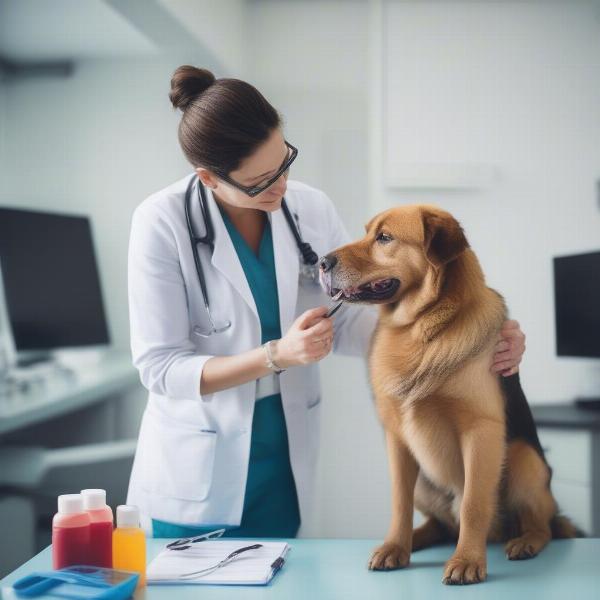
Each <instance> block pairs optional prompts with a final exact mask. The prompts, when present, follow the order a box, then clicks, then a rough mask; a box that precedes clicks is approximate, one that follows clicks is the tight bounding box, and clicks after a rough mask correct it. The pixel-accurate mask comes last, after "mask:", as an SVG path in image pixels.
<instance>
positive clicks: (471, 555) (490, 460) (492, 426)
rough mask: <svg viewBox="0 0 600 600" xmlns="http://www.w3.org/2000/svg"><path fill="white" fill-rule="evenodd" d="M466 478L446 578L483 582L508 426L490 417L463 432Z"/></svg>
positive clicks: (457, 582) (451, 580)
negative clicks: (457, 527)
mask: <svg viewBox="0 0 600 600" xmlns="http://www.w3.org/2000/svg"><path fill="white" fill-rule="evenodd" d="M460 441H461V450H462V456H463V464H464V473H465V482H464V491H463V500H462V503H461V507H460V530H459V535H458V544H457V546H456V550H455V552H454V555H453V556H452V558H451V559H450V560H449V561H448V562H447V563H446V566H445V570H444V577H443V579H442V581H443V582H444V583H449V584H463V583H479V582H480V581H484V580H485V578H486V576H487V563H486V542H487V536H488V532H489V529H490V525H491V522H492V518H493V516H494V513H495V511H496V504H497V500H498V498H497V496H498V483H499V480H500V472H501V469H502V461H503V458H504V427H503V426H502V425H501V424H500V423H495V422H493V421H487V422H486V423H485V424H483V425H477V426H476V427H474V428H471V429H469V430H467V431H464V432H463V433H462V434H461V440H460Z"/></svg>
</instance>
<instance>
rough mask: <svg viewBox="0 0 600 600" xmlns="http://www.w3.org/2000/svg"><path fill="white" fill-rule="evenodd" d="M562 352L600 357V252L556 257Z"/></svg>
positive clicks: (559, 346)
mask: <svg viewBox="0 0 600 600" xmlns="http://www.w3.org/2000/svg"><path fill="white" fill-rule="evenodd" d="M554 306H555V318H556V353H557V354H558V356H579V357H590V358H600V252H589V253H587V254H576V255H572V256H559V257H556V258H554Z"/></svg>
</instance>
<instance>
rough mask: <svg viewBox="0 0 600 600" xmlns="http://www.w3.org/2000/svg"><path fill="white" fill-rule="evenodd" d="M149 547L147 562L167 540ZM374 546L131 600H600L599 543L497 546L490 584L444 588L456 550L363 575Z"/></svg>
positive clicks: (309, 552)
mask: <svg viewBox="0 0 600 600" xmlns="http://www.w3.org/2000/svg"><path fill="white" fill-rule="evenodd" d="M147 541H148V559H149V561H150V560H151V559H152V558H154V556H156V554H157V553H158V552H159V550H160V549H161V548H162V547H163V545H164V544H165V543H166V542H167V540H154V539H149V540H147ZM379 543H380V541H376V540H305V539H301V540H291V541H290V544H291V546H292V550H291V552H290V553H289V555H288V560H287V562H286V564H285V566H284V567H283V569H282V570H281V571H280V572H279V573H278V574H277V575H276V576H275V579H273V581H272V582H271V584H270V585H269V586H266V587H240V588H234V587H218V586H194V585H187V586H175V587H174V586H149V587H148V588H146V590H145V591H138V592H137V593H136V595H135V598H136V599H141V598H144V599H146V600H155V599H156V600H158V599H164V600H171V599H173V598H178V599H181V600H185V599H186V598H189V599H190V600H191V599H192V598H193V599H196V598H202V599H203V600H212V599H227V600H232V599H235V598H243V599H259V598H260V599H262V598H268V599H275V598H276V599H277V600H280V599H281V600H296V599H297V600H307V599H309V600H320V599H323V600H337V599H340V600H354V599H356V600H359V599H360V600H376V599H379V598H382V599H385V600H391V599H394V600H403V599H407V600H408V599H410V600H414V599H418V598H433V599H435V600H438V599H439V598H455V599H458V598H460V600H465V599H472V598H476V599H477V600H485V599H486V598H495V599H496V598H497V599H502V600H505V599H506V598H510V599H511V600H519V599H524V600H536V599H538V598H540V599H541V598H543V599H544V600H553V599H557V600H558V599H561V600H564V599H565V598H572V599H573V600H575V599H576V600H588V599H590V600H591V599H592V598H596V599H597V598H598V589H599V584H600V577H599V575H598V571H599V567H600V558H599V557H600V539H578V540H556V541H553V542H551V543H550V545H549V546H548V547H546V549H545V550H544V551H543V552H542V553H541V554H540V555H539V556H538V557H537V558H534V559H532V560H524V561H514V562H511V561H508V560H506V558H504V553H503V551H502V546H500V545H497V544H495V545H491V546H490V547H489V548H488V579H487V581H486V582H484V583H482V584H477V585H471V586H457V587H452V586H445V585H443V584H442V582H441V579H442V570H443V565H444V562H445V561H446V560H447V559H448V558H449V557H450V556H451V554H452V551H453V547H451V546H441V547H437V548H429V549H427V550H422V551H420V552H415V554H414V555H413V557H412V563H411V566H410V567H408V568H407V569H404V570H401V571H391V572H385V573H384V572H372V571H368V570H367V568H366V563H367V560H368V558H369V555H370V552H371V549H372V548H374V547H375V546H376V545H378V544H379ZM50 559H51V555H50V548H49V547H48V548H46V549H45V550H44V551H43V552H41V553H40V554H38V555H37V556H35V557H34V558H32V559H31V560H30V561H28V562H27V563H26V564H24V565H23V566H22V567H20V568H19V569H17V570H16V571H14V572H13V573H11V574H10V575H8V576H7V577H6V578H5V579H2V580H1V581H0V587H2V588H4V587H6V586H10V585H11V584H12V582H14V581H16V580H17V579H18V578H20V577H23V576H24V575H27V574H29V573H31V572H32V571H34V570H46V569H49V568H50V565H51V560H50Z"/></svg>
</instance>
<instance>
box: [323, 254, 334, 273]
mask: <svg viewBox="0 0 600 600" xmlns="http://www.w3.org/2000/svg"><path fill="white" fill-rule="evenodd" d="M336 264H337V258H336V256H335V254H328V255H327V256H324V257H323V258H322V259H321V260H320V261H319V266H320V267H321V271H323V273H327V271H331V269H333V267H335V265H336Z"/></svg>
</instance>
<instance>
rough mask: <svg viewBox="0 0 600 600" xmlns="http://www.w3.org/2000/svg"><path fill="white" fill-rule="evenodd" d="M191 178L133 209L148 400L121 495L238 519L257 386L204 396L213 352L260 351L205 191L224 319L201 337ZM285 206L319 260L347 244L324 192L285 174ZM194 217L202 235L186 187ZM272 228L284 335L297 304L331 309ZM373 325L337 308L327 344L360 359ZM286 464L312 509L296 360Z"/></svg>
mask: <svg viewBox="0 0 600 600" xmlns="http://www.w3.org/2000/svg"><path fill="white" fill-rule="evenodd" d="M188 182H189V177H186V178H185V179H182V180H181V181H178V182H177V183H175V184H173V185H171V186H169V187H167V188H166V189H164V190H161V191H160V192H157V193H155V194H153V195H152V196H150V197H149V198H147V199H146V200H145V201H144V202H142V203H141V204H140V206H138V208H137V209H136V210H135V213H134V215H133V220H132V226H131V238H130V245H129V310H130V322H131V349H132V355H133V362H134V365H135V366H136V367H137V369H138V370H139V373H140V378H141V381H142V383H143V385H144V386H145V387H146V388H147V389H148V390H149V392H150V393H149V400H148V404H147V407H146V410H145V412H144V416H143V419H142V424H141V429H140V434H139V440H138V446H137V451H136V455H135V460H134V464H133V469H132V473H131V480H130V484H129V493H128V498H127V502H128V503H129V504H135V505H137V506H139V508H140V511H141V513H142V514H143V515H144V517H145V518H144V519H143V523H144V525H145V527H146V529H148V528H149V525H148V524H149V522H150V519H151V518H154V519H159V520H163V521H168V522H173V523H178V524H187V525H230V526H235V525H239V523H240V521H241V516H242V507H243V503H244V491H245V488H246V477H247V473H248V459H249V451H250V434H251V430H252V415H253V411H254V403H255V394H256V387H257V384H256V381H250V382H248V383H246V384H244V385H240V386H238V387H234V388H231V389H228V390H224V391H221V392H217V393H214V394H208V395H201V394H200V377H201V374H202V369H203V367H204V364H205V362H206V361H207V360H209V359H210V358H211V357H212V356H219V355H232V354H237V353H240V352H244V351H247V350H250V349H252V348H256V347H257V346H260V343H261V330H260V322H259V318H258V313H257V310H256V306H255V303H254V299H253V297H252V293H251V291H250V288H249V286H248V283H247V281H246V277H245V275H244V272H243V269H242V266H241V264H240V261H239V259H238V257H237V254H236V251H235V248H234V247H233V244H232V242H231V239H230V237H229V235H228V233H227V230H226V228H225V225H224V223H223V220H222V217H221V214H220V212H219V210H218V207H217V205H216V203H215V200H214V198H213V196H212V194H211V193H210V190H207V200H208V208H209V211H210V215H211V217H212V221H213V226H214V230H215V247H214V252H213V254H212V256H211V253H210V250H209V248H208V247H207V246H206V245H200V246H199V252H200V260H201V262H202V266H203V269H204V273H205V277H206V283H207V289H208V295H209V299H210V308H211V311H212V314H213V318H214V320H215V322H216V323H217V326H218V324H220V323H223V322H224V321H226V320H229V321H231V323H232V325H231V327H230V328H229V329H228V330H227V331H225V332H224V333H218V334H213V335H212V336H210V337H208V338H203V337H200V336H198V335H197V334H196V333H194V332H193V328H194V327H195V326H197V325H200V326H201V327H202V329H204V330H206V328H207V327H208V319H207V313H206V310H205V308H204V303H203V300H202V294H201V289H200V284H199V283H198V276H197V273H196V269H195V266H194V259H193V254H192V250H191V244H190V238H189V235H188V230H187V226H186V220H185V212H184V196H185V190H186V186H187V184H188ZM285 197H286V201H287V203H288V206H289V208H290V211H291V212H292V213H296V214H297V216H298V221H299V226H300V230H301V234H302V236H303V239H304V240H305V241H308V242H309V243H310V244H311V245H312V247H313V249H314V251H315V252H316V253H317V254H318V255H319V256H323V255H324V254H326V253H327V252H329V251H330V250H332V249H334V248H336V247H338V246H341V245H343V244H345V243H347V242H348V241H349V237H348V234H347V232H346V230H345V228H344V226H343V225H342V223H341V221H340V219H339V217H338V215H337V213H336V211H335V209H334V207H333V204H332V203H331V201H330V200H329V198H327V196H326V195H325V194H324V193H323V192H320V191H319V190H316V189H314V188H311V187H309V186H307V185H304V184H302V183H298V182H294V181H289V182H288V186H287V192H286V195H285ZM193 198H194V200H193V202H192V219H193V222H194V225H195V230H196V232H197V233H198V234H203V233H204V231H205V230H204V227H203V221H202V216H201V213H200V209H199V206H198V202H197V199H196V195H195V194H194V197H193ZM269 218H270V219H271V227H272V233H273V247H274V254H275V268H276V275H277V289H278V293H279V310H280V320H281V331H282V334H284V333H285V332H286V331H287V330H288V329H289V327H290V325H291V324H292V322H293V321H294V319H295V318H296V317H297V316H298V315H300V314H301V313H302V312H304V311H305V310H307V309H309V308H312V307H315V306H320V305H324V304H327V302H328V298H327V297H326V295H325V294H324V293H323V292H322V290H321V289H320V287H319V286H318V285H315V284H314V283H308V284H307V283H306V282H302V281H301V282H300V283H299V280H298V279H299V260H300V255H299V251H298V248H297V245H296V243H295V241H294V238H293V236H292V232H291V231H290V228H289V226H288V224H287V222H286V221H285V217H284V214H283V212H282V211H281V210H278V211H276V212H273V213H271V214H270V215H269ZM375 321H376V313H375V312H374V310H373V309H372V308H369V307H358V306H344V307H342V309H341V310H340V311H338V312H337V314H336V316H335V336H334V351H338V352H341V353H343V354H353V355H360V356H364V355H365V354H366V351H367V347H368V343H369V339H370V337H371V334H372V332H373V329H374V326H375ZM279 382H280V387H281V396H282V402H283V409H284V413H285V420H286V424H287V431H288V439H289V449H290V462H291V466H292V471H293V474H294V479H295V482H296V489H297V493H298V499H299V506H300V515H301V519H304V518H305V516H306V515H307V513H308V511H310V510H311V506H310V504H311V496H312V489H313V475H314V471H315V464H316V458H317V450H318V439H319V412H320V410H319V402H320V399H321V396H320V394H321V393H320V384H319V367H318V365H317V364H311V365H307V366H301V367H292V368H289V369H288V370H286V371H285V372H284V373H282V374H281V375H280V377H279Z"/></svg>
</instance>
